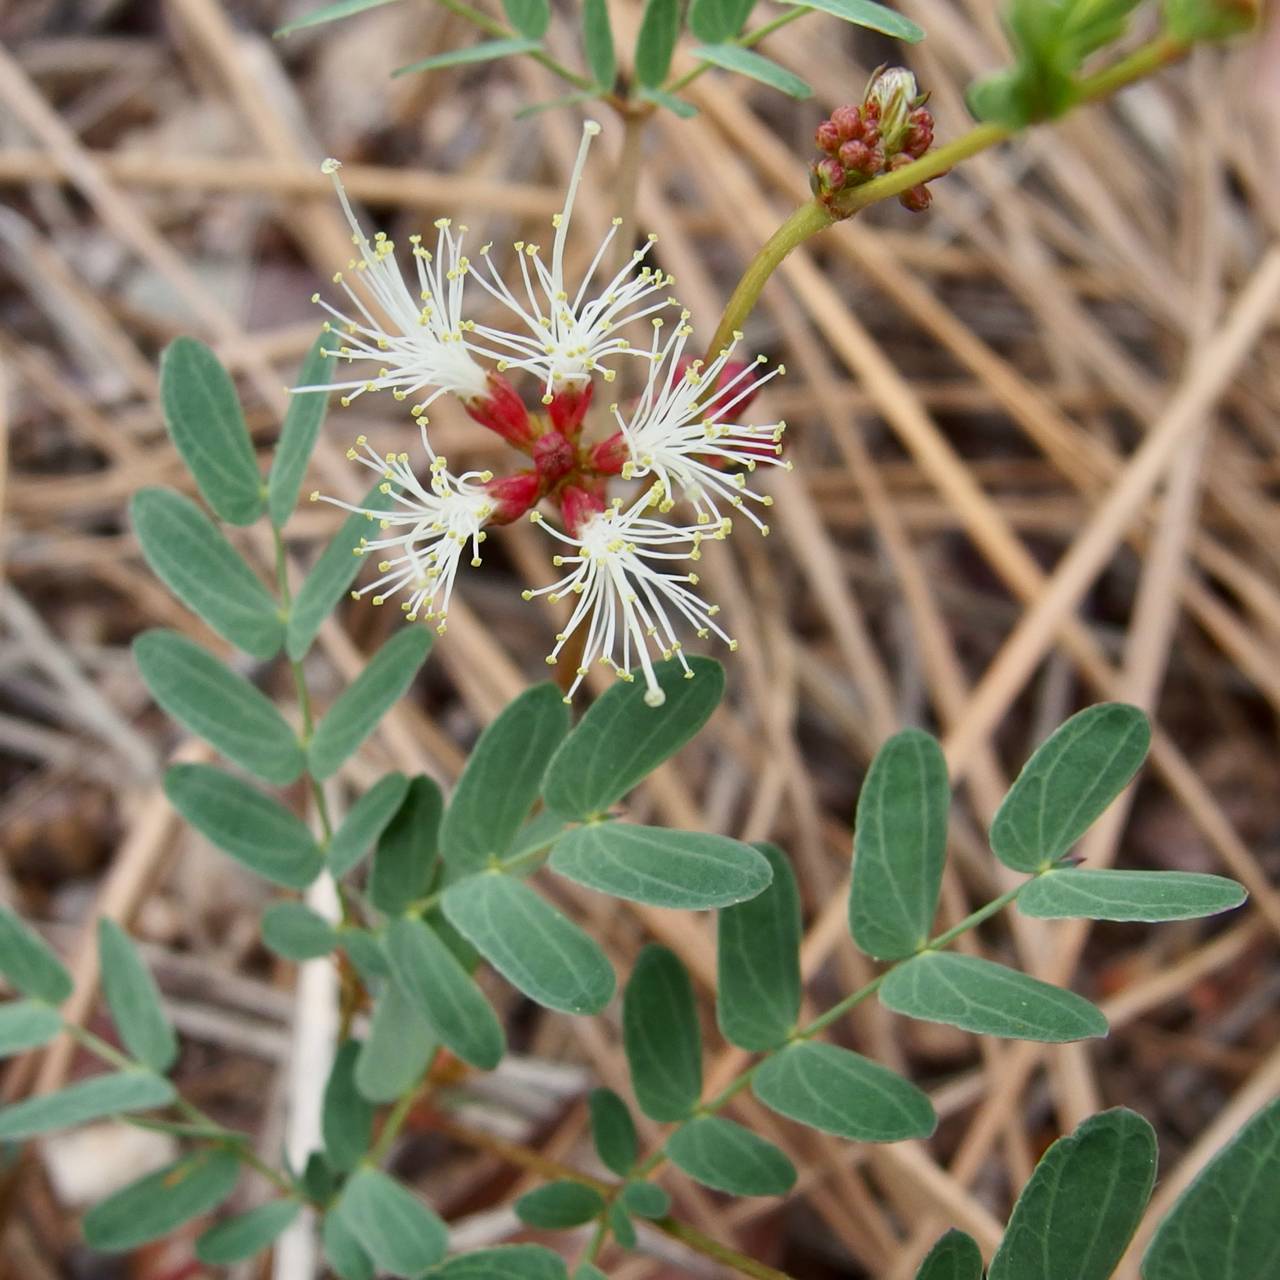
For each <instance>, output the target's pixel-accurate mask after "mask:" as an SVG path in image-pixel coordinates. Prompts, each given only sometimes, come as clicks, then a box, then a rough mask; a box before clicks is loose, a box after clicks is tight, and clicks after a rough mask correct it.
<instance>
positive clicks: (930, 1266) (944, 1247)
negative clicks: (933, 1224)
mask: <svg viewBox="0 0 1280 1280" xmlns="http://www.w3.org/2000/svg"><path fill="white" fill-rule="evenodd" d="M916 1280H982V1251H981V1250H980V1249H979V1248H978V1246H977V1245H976V1244H975V1243H974V1240H973V1237H972V1236H967V1235H965V1233H964V1232H963V1231H956V1230H954V1229H952V1230H951V1231H948V1232H947V1234H946V1235H944V1236H943V1237H942V1239H941V1240H939V1241H938V1243H937V1244H935V1245H934V1246H933V1248H932V1249H930V1250H929V1256H928V1257H927V1258H925V1260H924V1261H923V1262H922V1263H921V1264H920V1270H919V1271H917V1272H916Z"/></svg>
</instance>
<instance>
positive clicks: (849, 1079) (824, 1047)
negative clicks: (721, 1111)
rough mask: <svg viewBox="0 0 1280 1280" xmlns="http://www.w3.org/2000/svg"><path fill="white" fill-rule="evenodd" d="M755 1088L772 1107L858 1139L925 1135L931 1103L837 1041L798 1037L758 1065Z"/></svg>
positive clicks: (931, 1121) (933, 1121) (933, 1119)
mask: <svg viewBox="0 0 1280 1280" xmlns="http://www.w3.org/2000/svg"><path fill="white" fill-rule="evenodd" d="M751 1090H752V1092H753V1093H754V1094H755V1095H756V1097H757V1098H759V1099H760V1101H761V1102H763V1103H764V1105H765V1106H766V1107H768V1108H769V1109H770V1110H771V1111H776V1112H777V1113H778V1114H779V1115H783V1116H787V1117H788V1118H789V1119H791V1120H797V1121H799V1122H800V1123H801V1124H805V1125H808V1126H809V1127H810V1128H813V1129H821V1130H822V1131H823V1132H824V1133H834V1134H835V1135H836V1136H837V1137H840V1138H851V1139H853V1140H854V1141H857V1142H901V1141H902V1140H903V1139H905V1138H927V1137H928V1136H929V1135H930V1134H931V1133H932V1132H933V1130H934V1128H935V1126H936V1125H937V1123H938V1118H937V1116H936V1115H935V1114H934V1111H933V1104H932V1103H930V1101H929V1099H928V1098H927V1097H926V1096H925V1095H924V1094H923V1093H921V1092H920V1090H919V1089H917V1088H916V1087H915V1085H913V1084H912V1083H911V1082H910V1081H909V1080H904V1079H903V1078H902V1077H901V1076H900V1075H897V1074H896V1073H895V1072H893V1071H890V1070H889V1068H888V1067H882V1066H881V1065H880V1064H879V1063H878V1062H872V1061H871V1059H869V1058H864V1057H862V1055H861V1054H857V1053H851V1052H850V1051H849V1050H848V1049H841V1048H839V1047H838V1046H836V1045H833V1044H824V1043H822V1042H820V1041H816V1040H800V1041H797V1042H796V1043H795V1044H791V1045H788V1046H787V1047H786V1048H785V1049H783V1050H782V1051H781V1052H779V1053H775V1054H774V1055H773V1056H772V1057H771V1058H768V1059H766V1060H765V1061H764V1062H763V1063H761V1065H760V1069H759V1070H758V1071H757V1072H756V1074H755V1076H754V1078H753V1079H752V1081H751Z"/></svg>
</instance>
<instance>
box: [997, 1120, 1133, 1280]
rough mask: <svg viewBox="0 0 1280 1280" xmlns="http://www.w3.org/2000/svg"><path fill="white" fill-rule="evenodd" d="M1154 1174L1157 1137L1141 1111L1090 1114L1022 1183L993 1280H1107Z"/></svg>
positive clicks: (1124, 1244) (1050, 1151)
mask: <svg viewBox="0 0 1280 1280" xmlns="http://www.w3.org/2000/svg"><path fill="white" fill-rule="evenodd" d="M1155 1178H1156V1135H1155V1133H1154V1131H1153V1130H1152V1128H1151V1126H1150V1125H1149V1124H1148V1123H1147V1122H1146V1121H1145V1120H1144V1119H1143V1118H1142V1117H1141V1116H1140V1115H1138V1114H1137V1113H1136V1112H1133V1111H1126V1110H1125V1109H1124V1108H1117V1109H1116V1110H1114V1111H1104V1112H1102V1113H1101V1114H1099V1115H1096V1116H1090V1117H1089V1118H1088V1119H1087V1120H1086V1121H1084V1123H1083V1124H1081V1125H1080V1126H1079V1127H1078V1128H1077V1129H1076V1130H1075V1132H1074V1133H1072V1134H1070V1135H1069V1136H1068V1137H1065V1138H1059V1139H1058V1141H1057V1142H1055V1143H1054V1144H1053V1146H1051V1147H1050V1148H1049V1150H1048V1151H1046V1152H1045V1153H1044V1155H1043V1156H1042V1157H1041V1158H1040V1162H1039V1164H1037V1165H1036V1168H1035V1172H1034V1173H1033V1174H1032V1175H1031V1180H1030V1181H1029V1182H1028V1183H1027V1185H1026V1186H1025V1187H1023V1189H1022V1192H1021V1194H1020V1195H1019V1196H1018V1202H1017V1204H1015V1205H1014V1206H1013V1216H1012V1217H1011V1218H1010V1219H1009V1225H1008V1227H1007V1228H1006V1229H1005V1233H1004V1239H1003V1240H1001V1242H1000V1248H999V1249H997V1250H996V1255H995V1257H994V1258H992V1260H991V1267H990V1269H989V1271H988V1277H989V1280H1022V1277H1024V1276H1028V1275H1035V1276H1036V1277H1038V1280H1107V1277H1108V1276H1110V1275H1111V1274H1112V1272H1113V1271H1114V1270H1115V1268H1116V1264H1117V1263H1118V1262H1119V1261H1120V1256H1121V1254H1123V1253H1124V1251H1125V1247H1126V1246H1127V1245H1128V1243H1129V1240H1130V1238H1131V1237H1132V1236H1133V1233H1134V1231H1135V1230H1136V1229H1137V1226H1138V1222H1139V1220H1140V1219H1141V1217H1142V1213H1143V1210H1144V1209H1145V1208H1146V1207H1147V1200H1148V1199H1149V1198H1150V1196H1151V1188H1152V1186H1153V1185H1154V1184H1155Z"/></svg>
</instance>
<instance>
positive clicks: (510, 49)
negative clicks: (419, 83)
mask: <svg viewBox="0 0 1280 1280" xmlns="http://www.w3.org/2000/svg"><path fill="white" fill-rule="evenodd" d="M541 48H542V42H541V41H540V40H527V39H525V38H524V37H522V36H521V37H516V36H512V37H510V38H507V39H502V40H482V41H481V42H480V43H479V44H469V45H464V46H463V47H462V48H461V49H450V50H449V51H448V52H447V53H436V54H432V56H431V57H429V58H422V59H420V60H419V61H417V62H411V63H409V65H408V66H406V67H397V68H396V69H395V70H394V71H393V72H392V73H391V74H392V75H393V76H409V75H415V74H416V73H417V72H419V71H438V70H440V69H441V68H442V67H463V66H469V65H470V64H471V63H473V62H494V61H496V60H497V59H499V58H510V57H511V56H513V55H514V54H517V53H533V52H534V50H535V49H541Z"/></svg>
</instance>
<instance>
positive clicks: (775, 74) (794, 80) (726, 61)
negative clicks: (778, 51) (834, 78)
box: [690, 44, 813, 100]
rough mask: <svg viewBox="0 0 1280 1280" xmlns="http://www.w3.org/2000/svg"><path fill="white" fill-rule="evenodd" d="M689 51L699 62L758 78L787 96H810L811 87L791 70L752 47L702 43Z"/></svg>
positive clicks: (811, 93) (801, 97) (811, 95)
mask: <svg viewBox="0 0 1280 1280" xmlns="http://www.w3.org/2000/svg"><path fill="white" fill-rule="evenodd" d="M690 52H691V53H692V54H693V56H694V57H695V58H698V59H700V60H701V61H702V62H709V63H711V65H712V66H713V67H721V68H723V69H724V70H725V71H734V72H737V74H738V75H740V76H748V77H749V78H750V79H752V80H758V81H759V82H760V83H761V84H767V85H768V86H769V88H771V89H778V90H780V91H781V92H783V93H785V94H786V95H787V96H788V97H789V98H797V99H801V100H803V99H805V98H812V97H813V90H812V89H811V88H810V87H809V85H808V84H806V83H805V81H803V80H801V79H800V77H799V76H798V75H796V74H795V72H793V71H788V70H787V69H786V67H780V66H779V65H778V64H777V63H776V62H774V61H773V60H772V59H770V58H766V57H765V56H764V55H763V54H761V53H756V52H755V51H754V50H752V49H744V48H742V46H741V45H736V44H703V45H698V46H697V47H696V48H695V49H692V50H690Z"/></svg>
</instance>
